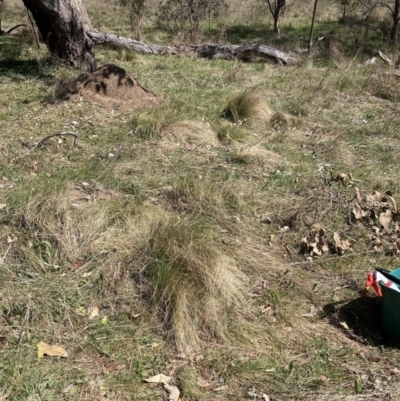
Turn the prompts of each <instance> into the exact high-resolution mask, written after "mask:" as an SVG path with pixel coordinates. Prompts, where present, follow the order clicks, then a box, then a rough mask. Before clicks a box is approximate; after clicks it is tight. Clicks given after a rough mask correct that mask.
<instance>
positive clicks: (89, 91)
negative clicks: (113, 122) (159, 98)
mask: <svg viewBox="0 0 400 401" xmlns="http://www.w3.org/2000/svg"><path fill="white" fill-rule="evenodd" d="M77 90H78V92H79V94H80V95H81V96H83V97H84V98H85V99H87V100H89V101H92V102H96V103H100V104H102V105H103V106H105V107H107V108H110V109H118V110H120V111H130V110H132V109H134V108H136V107H139V106H144V105H148V104H152V103H155V101H156V96H155V95H154V94H153V93H151V92H150V91H148V90H147V89H145V88H143V87H142V86H141V85H140V84H139V82H138V81H137V80H136V79H135V78H133V77H131V76H130V75H129V74H128V73H127V72H126V71H125V70H124V69H123V68H121V67H118V66H116V65H113V64H107V65H103V66H102V67H100V68H98V69H97V70H96V71H93V72H92V73H91V74H89V75H87V76H86V77H85V78H83V79H82V80H81V81H80V82H79V83H78V86H77Z"/></svg>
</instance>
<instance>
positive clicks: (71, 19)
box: [23, 0, 97, 71]
mask: <svg viewBox="0 0 400 401" xmlns="http://www.w3.org/2000/svg"><path fill="white" fill-rule="evenodd" d="M23 2H24V4H25V6H26V8H27V9H28V10H29V11H30V12H31V13H32V16H33V18H34V19H35V22H36V25H37V27H38V29H39V31H40V33H41V35H42V38H43V40H44V42H45V43H46V45H47V48H48V49H49V51H50V53H51V54H52V55H54V56H56V57H57V58H58V59H60V61H61V62H62V63H64V64H67V65H70V66H73V67H76V68H80V69H81V70H84V71H93V70H95V69H96V68H97V64H96V59H95V55H94V51H93V48H92V45H93V44H92V41H91V39H90V38H89V36H88V35H87V31H89V30H90V29H92V25H91V23H90V20H89V16H88V15H87V12H86V9H85V7H84V5H83V4H82V0H23Z"/></svg>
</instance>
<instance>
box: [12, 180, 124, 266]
mask: <svg viewBox="0 0 400 401" xmlns="http://www.w3.org/2000/svg"><path fill="white" fill-rule="evenodd" d="M69 192H71V191H69V186H68V185H65V186H61V185H60V186H59V187H58V188H54V189H53V191H52V192H51V191H50V190H49V191H43V192H42V191H40V190H38V191H37V192H36V193H35V194H34V195H31V196H30V197H29V199H28V200H27V201H26V203H24V200H23V199H20V203H19V204H15V207H14V217H13V222H14V225H15V226H16V227H19V229H21V230H29V232H31V233H32V235H31V238H30V239H29V241H27V244H26V246H25V245H23V244H22V243H21V247H20V254H19V257H23V258H25V259H27V260H31V263H32V261H34V262H35V266H36V268H39V269H44V268H45V267H46V265H47V266H48V265H49V264H51V263H53V262H54V263H57V264H58V265H59V264H71V263H74V262H75V261H76V260H77V259H78V258H81V257H85V258H89V257H90V256H91V255H92V254H93V253H96V251H98V250H99V249H101V248H102V247H103V246H104V244H107V243H108V244H110V243H111V242H113V241H112V238H113V232H114V230H115V228H116V227H118V226H120V225H122V224H123V221H124V219H125V217H124V213H125V212H126V211H127V210H130V208H129V207H128V208H124V209H123V208H122V207H121V205H120V204H118V203H116V202H114V201H112V200H107V201H103V202H92V203H89V202H88V203H87V204H86V205H84V204H80V205H78V204H77V203H75V199H74V195H75V193H72V196H71V197H70V196H69V195H70V193H69ZM82 196H84V194H82ZM108 246H109V245H108ZM44 255H45V257H43V256H44Z"/></svg>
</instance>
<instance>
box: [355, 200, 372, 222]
mask: <svg viewBox="0 0 400 401" xmlns="http://www.w3.org/2000/svg"><path fill="white" fill-rule="evenodd" d="M352 212H353V214H354V217H355V218H356V219H357V220H361V219H363V218H364V217H367V216H369V215H370V211H369V210H363V209H362V208H361V206H360V205H359V204H358V203H357V202H355V203H354V207H353V210H352Z"/></svg>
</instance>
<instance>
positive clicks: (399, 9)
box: [390, 0, 400, 45]
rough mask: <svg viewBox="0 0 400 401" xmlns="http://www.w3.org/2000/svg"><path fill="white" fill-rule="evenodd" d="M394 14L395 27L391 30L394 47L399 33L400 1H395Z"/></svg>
mask: <svg viewBox="0 0 400 401" xmlns="http://www.w3.org/2000/svg"><path fill="white" fill-rule="evenodd" d="M392 14H393V25H392V29H391V30H390V43H391V44H392V45H394V44H395V43H396V41H397V32H398V30H399V22H400V0H395V2H394V9H393V11H392Z"/></svg>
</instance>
